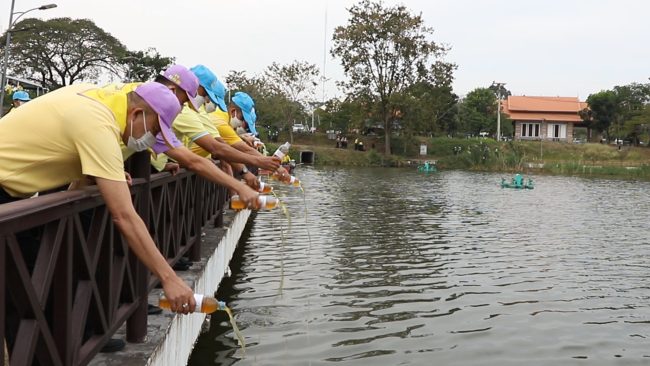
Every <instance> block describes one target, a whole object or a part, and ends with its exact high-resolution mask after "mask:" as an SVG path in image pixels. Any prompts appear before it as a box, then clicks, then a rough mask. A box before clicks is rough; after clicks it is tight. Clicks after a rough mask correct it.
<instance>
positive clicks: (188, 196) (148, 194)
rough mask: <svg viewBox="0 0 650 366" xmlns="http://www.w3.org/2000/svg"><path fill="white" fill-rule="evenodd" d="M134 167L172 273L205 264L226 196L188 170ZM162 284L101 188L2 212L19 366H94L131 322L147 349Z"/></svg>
mask: <svg viewBox="0 0 650 366" xmlns="http://www.w3.org/2000/svg"><path fill="white" fill-rule="evenodd" d="M128 166H129V167H130V169H128V170H129V171H130V172H131V175H132V176H133V178H134V183H133V186H132V187H131V194H132V197H133V202H134V205H135V208H136V210H137V211H138V213H139V214H140V216H141V217H142V218H143V220H144V222H145V223H146V224H147V226H148V228H149V232H150V233H151V235H152V237H153V238H154V241H155V242H156V245H157V246H158V248H159V249H160V251H161V253H163V255H164V256H165V257H166V258H167V259H168V262H169V263H170V264H172V265H173V264H174V263H175V262H176V261H178V259H179V258H181V257H182V256H186V255H187V256H190V259H193V260H198V259H199V256H200V243H201V228H202V227H203V226H204V225H205V224H206V223H208V222H209V221H211V220H215V222H217V221H219V220H220V216H221V214H222V206H223V202H224V197H225V190H224V189H223V188H222V187H218V186H216V185H214V184H212V183H210V182H207V181H205V180H204V179H202V178H201V177H198V176H196V175H195V174H193V173H190V172H186V171H181V173H179V174H177V175H176V176H172V175H170V174H168V173H162V174H155V175H151V176H150V175H149V170H150V167H149V160H148V156H147V154H146V153H140V154H136V155H135V156H134V157H133V158H132V161H131V163H130V164H128ZM156 281H157V280H156V279H155V278H151V276H150V275H149V271H148V270H147V269H146V268H145V267H144V265H143V264H142V263H141V262H140V261H139V260H138V259H137V258H136V257H135V256H134V255H133V254H132V253H131V252H130V251H129V249H128V244H127V243H126V241H125V240H124V238H123V237H122V235H121V234H120V232H119V231H118V230H117V228H116V227H115V226H114V224H113V222H112V219H111V215H110V214H109V212H108V210H107V208H106V206H105V205H104V201H103V200H102V197H101V195H100V194H99V192H98V190H97V189H96V187H88V188H85V189H83V190H79V191H64V192H58V193H51V194H47V195H43V196H40V197H35V198H31V199H26V200H22V201H18V202H13V203H7V204H3V205H0V295H1V296H2V298H1V299H0V343H4V342H5V341H6V344H7V345H8V346H9V353H10V356H11V360H10V362H11V365H12V366H13V365H25V366H29V365H33V364H39V365H85V364H87V363H88V362H89V361H90V360H91V359H92V358H93V356H94V355H95V354H96V353H97V352H99V350H100V349H101V347H102V346H103V345H104V344H105V343H106V342H107V341H108V340H109V339H110V338H111V336H112V335H113V334H114V333H115V331H116V330H117V329H118V328H120V327H121V326H122V325H123V324H124V323H125V322H126V329H127V341H129V342H143V341H144V339H145V337H146V333H147V294H148V292H149V290H150V289H151V288H152V287H153V286H155V284H156ZM4 353H5V351H4V347H2V346H0V360H2V359H4ZM0 362H2V361H0Z"/></svg>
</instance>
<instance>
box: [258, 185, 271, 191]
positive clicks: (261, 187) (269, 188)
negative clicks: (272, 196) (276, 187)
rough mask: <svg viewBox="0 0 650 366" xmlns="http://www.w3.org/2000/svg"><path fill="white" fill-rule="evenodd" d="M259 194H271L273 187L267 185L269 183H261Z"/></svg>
mask: <svg viewBox="0 0 650 366" xmlns="http://www.w3.org/2000/svg"><path fill="white" fill-rule="evenodd" d="M258 192H260V193H271V192H273V187H272V186H271V185H270V184H267V183H260V189H258Z"/></svg>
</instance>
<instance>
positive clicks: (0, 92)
mask: <svg viewBox="0 0 650 366" xmlns="http://www.w3.org/2000/svg"><path fill="white" fill-rule="evenodd" d="M15 4H16V0H11V12H10V13H9V26H8V27H7V42H6V43H5V54H4V61H3V62H2V79H0V86H1V88H0V116H2V112H3V111H4V103H5V87H6V86H7V64H8V62H9V45H11V32H12V28H13V27H14V25H15V23H17V22H18V19H20V18H21V17H22V16H23V15H25V14H27V13H29V12H30V11H34V10H47V9H52V8H56V6H57V5H56V4H47V5H41V6H39V7H38V8H33V9H29V10H25V11H18V12H15V13H14V5H15ZM16 14H18V16H17V17H16V20H14V15H16Z"/></svg>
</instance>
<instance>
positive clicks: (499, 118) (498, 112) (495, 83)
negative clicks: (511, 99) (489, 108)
mask: <svg viewBox="0 0 650 366" xmlns="http://www.w3.org/2000/svg"><path fill="white" fill-rule="evenodd" d="M505 85H506V83H497V82H496V81H493V82H492V86H495V90H496V92H495V93H496V95H497V141H501V88H503V87H504V86H505Z"/></svg>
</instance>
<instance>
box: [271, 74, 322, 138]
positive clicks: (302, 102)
mask: <svg viewBox="0 0 650 366" xmlns="http://www.w3.org/2000/svg"><path fill="white" fill-rule="evenodd" d="M319 74H320V72H319V71H318V68H317V67H316V65H314V64H310V63H308V62H300V61H294V62H293V63H291V64H289V65H279V64H278V63H276V62H274V63H272V64H271V66H269V67H268V68H267V69H266V70H265V72H264V82H265V83H266V85H267V86H268V88H269V89H270V91H271V92H272V93H273V94H274V95H275V102H276V103H277V106H278V107H280V109H281V110H282V112H283V114H284V122H285V123H286V124H292V123H293V120H294V119H295V118H296V117H305V116H306V115H307V114H308V113H309V114H310V113H311V108H310V104H311V103H312V102H313V101H314V97H315V93H316V86H317V85H318V83H317V82H316V80H318V76H319ZM289 138H290V140H291V142H292V143H293V130H292V129H291V128H289Z"/></svg>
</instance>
